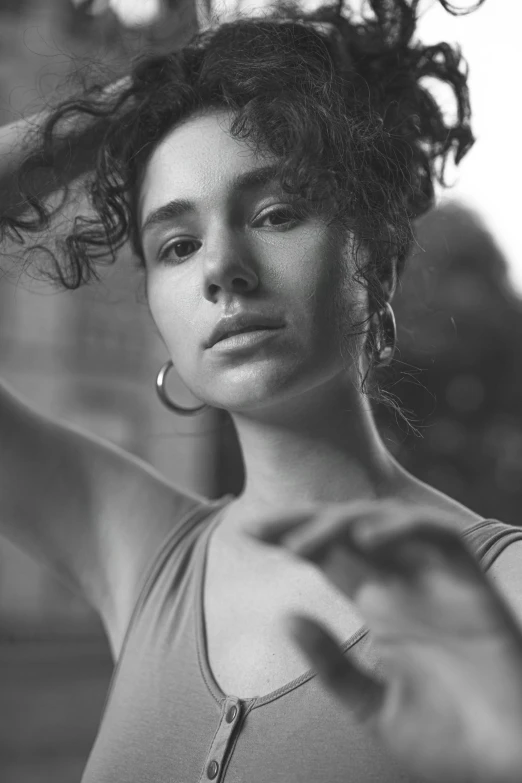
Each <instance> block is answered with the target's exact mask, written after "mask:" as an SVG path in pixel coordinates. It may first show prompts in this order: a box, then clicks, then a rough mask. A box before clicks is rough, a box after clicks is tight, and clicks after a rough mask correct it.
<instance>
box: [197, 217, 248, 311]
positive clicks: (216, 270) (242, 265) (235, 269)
mask: <svg viewBox="0 0 522 783" xmlns="http://www.w3.org/2000/svg"><path fill="white" fill-rule="evenodd" d="M205 244H206V249H205V250H204V261H203V269H204V271H203V276H204V280H203V287H204V296H205V298H206V299H208V300H211V301H212V300H214V299H215V296H216V294H217V292H218V291H219V290H220V289H222V290H223V291H226V292H238V293H245V292H248V291H251V290H253V289H255V288H256V287H257V285H258V284H259V276H258V271H257V266H258V265H257V263H256V259H255V258H254V253H253V250H252V247H250V246H249V243H248V242H247V241H246V238H245V237H244V236H242V235H241V234H240V232H239V230H234V229H233V228H232V227H227V226H225V225H224V224H223V223H220V225H218V226H215V227H213V228H212V229H211V230H209V232H208V234H207V238H206V242H205Z"/></svg>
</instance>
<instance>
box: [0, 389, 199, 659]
mask: <svg viewBox="0 0 522 783" xmlns="http://www.w3.org/2000/svg"><path fill="white" fill-rule="evenodd" d="M199 505H201V499H200V498H197V497H196V496H191V495H190V494H188V493H185V492H183V491H181V489H180V488H178V487H176V486H173V485H172V484H171V483H170V482H168V481H167V480H166V479H165V478H163V477H162V476H161V475H159V474H158V473H157V472H156V471H155V470H154V469H153V468H152V467H151V466H150V465H148V464H147V463H146V462H144V461H142V460H140V459H139V458H137V457H135V456H133V455H130V454H128V453H126V452H125V451H124V450H122V449H120V448H118V447H117V446H114V445H112V444H110V443H109V442H106V441H103V440H102V439H101V438H98V437H96V436H94V435H90V434H88V433H86V432H82V431H81V430H80V429H78V428H76V427H73V426H70V425H67V424H64V423H61V422H59V421H57V420H54V419H52V418H50V417H47V416H44V415H42V414H40V413H38V412H37V411H36V410H34V409H33V408H32V407H31V406H29V405H28V404H27V403H26V402H23V401H21V400H20V399H19V397H18V395H17V394H16V393H15V392H14V391H13V390H12V389H11V388H10V387H8V385H7V384H6V383H5V382H4V381H0V534H2V535H4V536H5V537H6V538H8V539H9V540H11V541H12V542H13V543H14V544H16V545H17V546H19V547H20V548H21V549H23V550H24V551H26V552H27V553H28V554H30V555H33V556H34V557H35V558H36V559H38V560H40V561H42V562H44V563H46V564H47V565H48V566H49V567H50V568H51V569H53V570H54V571H55V572H56V573H57V574H58V575H61V576H62V577H63V578H64V579H65V580H66V581H67V582H68V583H69V584H70V585H71V586H73V587H76V588H77V590H78V591H79V592H81V594H82V595H83V596H84V597H85V598H86V599H87V601H88V602H89V603H90V604H91V605H92V606H93V607H94V609H95V610H96V611H97V612H98V614H99V615H100V617H101V619H102V621H103V623H104V626H105V628H106V631H107V635H108V638H109V641H110V644H111V648H112V650H113V655H114V657H115V658H117V656H118V653H119V649H120V645H121V642H122V640H123V635H124V632H125V629H126V627H127V623H128V621H129V619H130V614H131V612H132V609H133V607H134V604H135V601H136V598H137V591H138V588H139V585H140V583H141V580H142V577H143V574H144V572H145V570H146V567H147V565H148V564H149V563H150V561H151V558H152V557H153V555H154V554H155V552H156V551H157V549H158V547H159V546H160V545H161V543H162V541H163V540H164V538H165V537H166V536H167V534H168V533H169V532H170V531H171V530H172V529H173V527H174V526H175V525H176V524H178V523H179V522H180V520H181V519H182V518H183V516H184V515H185V514H186V513H187V512H188V511H189V510H191V509H196V508H197V507H198V506H199Z"/></svg>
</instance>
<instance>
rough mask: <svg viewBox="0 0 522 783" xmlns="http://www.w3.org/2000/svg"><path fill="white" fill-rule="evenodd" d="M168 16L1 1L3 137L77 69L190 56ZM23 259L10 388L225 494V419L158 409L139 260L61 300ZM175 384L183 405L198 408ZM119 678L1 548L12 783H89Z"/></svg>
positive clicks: (180, 25)
mask: <svg viewBox="0 0 522 783" xmlns="http://www.w3.org/2000/svg"><path fill="white" fill-rule="evenodd" d="M165 8H166V10H167V11H168V14H167V15H166V16H163V17H162V19H161V20H156V22H155V24H153V25H151V26H150V27H149V28H143V29H140V30H136V29H132V30H126V29H125V28H124V27H123V26H122V25H121V24H120V22H119V20H118V18H117V17H116V16H115V15H114V14H110V13H108V14H104V15H100V16H96V15H90V14H89V13H87V9H85V8H83V9H82V8H75V6H74V5H73V4H72V3H71V2H70V0H47V1H46V2H43V0H33V1H32V2H31V1H30V0H25V2H20V1H17V2H5V0H0V125H2V124H5V123H7V122H9V121H11V120H13V119H16V118H17V117H18V116H20V114H22V115H27V114H30V113H32V112H36V111H38V110H39V109H41V108H42V107H43V106H44V105H46V104H48V103H49V102H53V101H56V100H58V99H59V98H61V97H66V94H67V91H68V90H69V91H72V90H74V85H75V79H74V78H73V79H70V80H68V77H69V76H70V75H73V76H74V75H75V73H76V72H77V69H82V68H93V69H98V70H99V73H100V74H102V75H103V74H104V73H106V74H108V75H109V78H110V77H111V75H112V76H113V77H114V78H115V79H116V78H118V77H119V76H120V75H121V74H122V73H124V72H125V71H126V69H127V68H128V65H129V61H130V58H131V57H132V56H134V54H136V53H137V52H142V51H145V50H149V51H161V50H163V49H165V48H170V47H172V46H174V45H175V44H176V43H181V42H182V41H183V40H185V39H186V38H187V37H188V36H189V35H190V34H191V32H192V31H193V30H194V29H195V25H196V13H195V8H194V5H193V3H191V2H185V3H183V2H182V3H177V4H176V8H174V7H173V4H168V3H167V4H166V6H165ZM104 69H105V72H104ZM105 78H107V76H106V77H105ZM17 252H19V248H13V247H6V246H3V247H2V253H3V254H5V255H4V256H3V260H0V270H6V269H7V270H8V274H2V275H0V375H1V377H2V378H4V379H5V380H6V381H7V382H8V383H9V384H10V385H11V386H12V387H13V388H14V389H15V390H17V391H18V392H19V393H20V395H21V397H23V398H24V399H25V400H26V401H27V402H29V403H30V404H32V405H34V406H35V407H36V408H37V409H38V410H40V411H42V412H43V413H46V414H49V415H52V416H56V417H59V418H60V419H63V420H66V421H71V422H73V423H74V424H77V425H80V426H81V427H83V428H84V429H86V430H87V431H90V432H93V433H96V434H98V435H101V436H102V437H104V438H107V439H109V440H110V441H112V442H114V443H116V444H118V445H120V446H122V447H123V448H125V449H127V450H128V451H130V452H132V453H134V454H136V455H137V456H139V457H141V458H143V459H145V460H146V461H148V462H150V463H151V464H152V465H153V466H155V467H156V468H157V469H158V470H159V471H160V472H161V473H163V474H164V475H166V476H167V477H169V478H171V479H172V480H174V481H175V482H176V483H177V484H178V485H180V486H182V487H186V488H187V489H188V490H192V491H195V492H197V493H199V494H202V495H204V496H207V497H215V496H217V495H220V494H222V491H221V488H220V486H219V484H218V481H217V472H216V468H215V462H216V459H217V456H218V450H217V446H216V442H217V439H219V432H220V428H221V425H220V421H219V417H218V414H217V413H213V412H208V413H205V414H204V415H202V416H198V417H194V418H180V417H176V416H175V415H174V414H172V413H170V412H169V411H167V410H166V409H165V408H164V407H163V406H162V404H161V403H160V401H159V399H158V397H157V395H156V391H155V379H156V375H157V373H158V370H159V369H160V367H161V365H162V364H163V363H164V362H165V361H166V360H167V358H168V356H167V353H166V350H165V348H164V346H163V344H162V342H161V340H160V338H159V336H158V334H157V332H156V331H155V328H154V326H153V324H152V321H151V318H150V315H149V313H148V310H147V308H146V306H145V304H144V303H143V299H142V298H141V297H140V291H141V288H140V286H141V280H140V279H139V277H138V275H137V274H136V272H135V271H134V270H133V263H132V259H131V258H130V257H129V256H128V254H127V255H126V254H125V253H122V255H121V258H119V259H118V262H117V263H116V265H114V266H113V267H109V268H108V269H107V270H104V271H103V273H102V278H103V279H102V283H101V284H97V285H92V286H88V287H85V288H81V289H80V290H78V291H74V292H57V291H55V290H53V289H52V288H51V286H50V285H49V286H48V285H45V284H43V283H39V282H36V281H35V280H32V279H31V278H30V277H27V276H22V277H21V278H20V279H17V277H18V275H17V274H16V269H17V260H16V256H15V253H17ZM170 376H172V377H170ZM170 376H169V382H168V383H169V391H170V393H171V394H172V396H173V397H174V398H175V399H176V400H178V401H179V402H180V404H186V405H193V404H197V402H195V401H194V400H193V398H192V397H191V395H190V393H189V392H188V391H187V389H186V388H185V387H184V386H183V384H182V383H181V381H180V380H179V378H177V376H176V374H175V372H172V373H171V374H170ZM28 490H29V491H30V488H28ZM111 671H112V661H111V659H110V653H109V649H108V645H107V642H106V639H105V635H104V632H103V629H102V627H101V623H100V621H99V619H98V617H97V615H96V614H95V613H94V612H93V610H92V609H91V607H89V606H88V605H87V604H86V603H85V601H84V600H83V598H82V597H81V596H79V595H76V594H75V593H72V592H71V591H70V590H69V588H68V587H67V586H65V585H64V584H63V583H62V582H60V581H59V580H58V579H57V578H56V577H55V575H54V574H53V573H51V572H50V571H48V570H47V569H46V568H45V567H43V566H42V565H41V564H40V563H37V562H36V561H34V560H33V559H32V558H31V557H29V556H28V555H26V554H25V553H23V552H22V551H20V550H19V549H18V548H17V547H15V546H14V545H12V544H11V543H9V542H8V541H6V540H5V539H3V538H0V692H1V693H2V700H3V707H2V716H1V718H0V780H1V781H2V783H33V781H35V782H36V781H38V783H45V782H46V781H49V783H50V782H51V781H52V783H62V782H63V783H70V782H71V781H73V780H79V779H80V777H81V772H82V770H83V766H84V764H85V761H86V759H87V755H88V753H89V750H90V747H91V745H92V742H93V741H94V737H95V733H96V730H97V726H98V721H99V718H100V714H101V710H102V707H103V702H104V699H105V694H106V689H107V686H108V682H109V678H110V675H111Z"/></svg>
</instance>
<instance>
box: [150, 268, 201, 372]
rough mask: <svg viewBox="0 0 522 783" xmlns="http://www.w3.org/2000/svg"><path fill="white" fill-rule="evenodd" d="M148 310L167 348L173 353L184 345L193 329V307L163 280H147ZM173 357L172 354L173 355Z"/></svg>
mask: <svg viewBox="0 0 522 783" xmlns="http://www.w3.org/2000/svg"><path fill="white" fill-rule="evenodd" d="M148 302H149V310H150V314H151V316H152V319H153V321H154V323H155V324H156V328H157V329H158V331H159V333H160V336H161V338H162V339H163V342H164V343H165V345H166V347H167V349H168V350H169V351H170V352H171V353H172V354H175V353H177V352H179V349H180V346H181V345H183V344H184V345H186V344H187V342H188V340H190V335H191V333H192V331H193V325H192V323H191V320H190V319H191V317H193V314H194V308H191V306H190V304H188V303H187V302H186V300H185V299H184V298H183V297H182V296H180V294H179V292H178V291H176V292H175V291H173V290H172V286H169V285H168V284H167V283H166V282H165V281H160V280H157V279H152V280H149V284H148ZM173 358H174V356H173Z"/></svg>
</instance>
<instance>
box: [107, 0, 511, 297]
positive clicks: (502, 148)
mask: <svg viewBox="0 0 522 783" xmlns="http://www.w3.org/2000/svg"><path fill="white" fill-rule="evenodd" d="M347 1H348V0H347ZM157 2H158V0H111V5H113V6H118V10H119V12H120V13H121V15H122V16H123V15H124V14H125V13H127V14H130V15H132V14H133V13H134V12H136V11H137V9H138V8H139V9H140V10H141V12H142V13H144V12H145V7H146V6H147V10H148V11H152V9H153V7H154V6H155V4H156V3H157ZM303 2H304V4H305V7H308V8H314V7H316V6H317V5H320V0H303ZM454 4H455V5H457V4H458V5H460V6H461V7H469V6H470V5H471V0H454ZM213 5H214V7H219V8H221V9H226V11H225V14H226V13H227V12H228V13H230V12H231V10H233V9H234V8H235V7H237V5H239V6H240V7H241V8H242V10H243V11H246V9H247V8H250V9H252V8H256V9H262V7H263V6H264V5H266V2H264V0H215V1H214V3H213ZM359 5H360V0H352V6H353V7H359ZM422 7H423V9H424V11H423V16H422V18H421V20H420V23H419V27H418V37H419V38H420V39H421V40H422V41H423V42H425V43H428V44H432V43H437V42H439V41H447V42H448V43H458V44H459V45H460V46H461V48H462V52H463V54H464V56H465V58H466V59H467V61H468V63H469V67H470V91H471V101H472V109H473V129H474V132H475V136H476V137H477V141H476V143H475V146H474V147H473V149H472V150H471V151H470V152H469V153H468V155H467V156H466V158H465V159H464V161H463V162H462V163H461V165H460V167H459V169H458V170H456V171H454V177H455V178H454V180H453V181H454V183H455V184H454V186H453V187H452V188H451V189H449V190H448V191H446V192H445V196H444V197H445V198H456V199H459V200H461V201H463V202H464V203H467V204H469V205H470V206H472V207H473V208H474V209H476V210H477V212H478V213H479V214H480V215H481V216H482V218H483V220H484V222H485V223H486V225H487V226H488V227H489V228H490V230H491V231H492V233H493V234H494V236H495V237H496V239H497V242H498V244H499V245H500V247H501V248H502V249H503V251H504V253H505V254H506V257H507V259H508V261H509V264H510V270H511V278H512V281H513V284H514V285H515V287H516V288H517V290H518V291H519V292H520V293H521V294H522V247H521V246H520V245H521V244H522V243H521V240H520V239H519V236H520V234H521V230H520V229H521V225H522V215H521V214H520V213H519V209H520V208H521V206H522V199H521V198H520V196H519V193H518V188H519V187H522V184H521V183H522V160H521V156H520V154H519V151H518V144H519V136H520V135H521V126H522V109H521V108H520V102H521V95H522V90H521V89H520V76H521V75H522V68H521V66H520V57H521V55H520V54H519V51H520V39H521V32H520V31H521V29H522V0H486V1H485V3H484V5H483V6H481V7H480V8H479V9H478V10H477V11H475V12H474V13H472V14H470V15H469V16H460V17H454V16H451V15H450V14H449V13H447V12H446V11H444V10H443V8H442V7H441V5H440V4H439V2H438V0H426V2H425V4H424V6H422Z"/></svg>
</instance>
